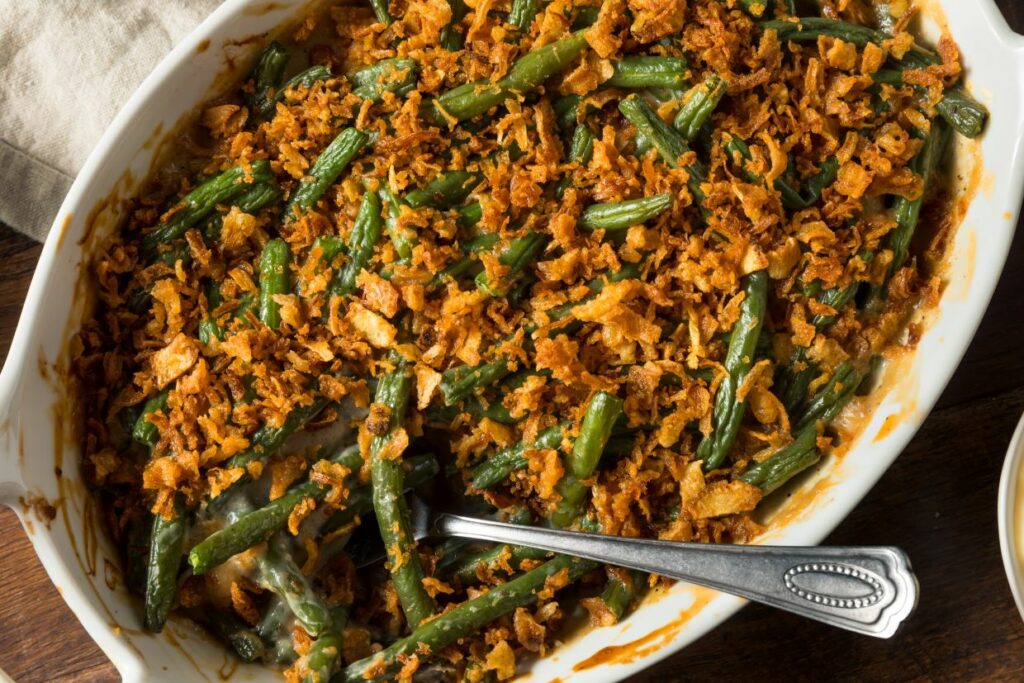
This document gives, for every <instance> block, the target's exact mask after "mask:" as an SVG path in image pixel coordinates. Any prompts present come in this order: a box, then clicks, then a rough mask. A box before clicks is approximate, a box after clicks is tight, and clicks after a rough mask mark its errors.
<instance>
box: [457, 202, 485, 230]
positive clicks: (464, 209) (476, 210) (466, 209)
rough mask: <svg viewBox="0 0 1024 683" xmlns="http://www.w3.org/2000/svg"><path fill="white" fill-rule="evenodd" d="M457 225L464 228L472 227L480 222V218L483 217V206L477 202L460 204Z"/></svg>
mask: <svg viewBox="0 0 1024 683" xmlns="http://www.w3.org/2000/svg"><path fill="white" fill-rule="evenodd" d="M458 211H459V217H458V221H459V225H461V226H462V227H464V228H472V227H474V226H476V224H477V223H479V222H480V219H481V218H483V217H484V207H483V206H481V205H480V203H479V202H474V203H472V204H467V205H466V206H460V207H459V209H458Z"/></svg>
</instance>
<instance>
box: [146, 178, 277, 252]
mask: <svg viewBox="0 0 1024 683" xmlns="http://www.w3.org/2000/svg"><path fill="white" fill-rule="evenodd" d="M273 177H274V176H273V172H272V171H271V170H270V164H269V163H267V161H266V160H265V159H258V160H256V161H253V162H252V163H250V164H249V165H248V167H247V168H246V167H243V166H235V167H234V168H229V169H228V170H226V171H224V172H222V173H221V174H219V175H216V176H214V177H213V178H210V179H209V180H207V181H206V182H205V183H203V184H201V185H200V186H199V187H197V188H195V189H194V190H192V191H191V192H189V193H188V194H187V195H185V198H184V199H182V200H181V202H180V203H179V205H178V206H180V207H181V208H180V209H178V210H177V211H175V212H174V214H173V215H172V216H171V217H170V218H168V219H167V220H165V221H161V223H160V225H158V226H157V227H156V228H155V229H154V230H153V231H152V232H149V233H146V234H145V235H143V236H142V240H141V248H142V253H143V254H144V255H145V256H146V258H147V259H148V260H150V261H152V260H153V259H154V258H155V257H156V256H157V250H158V248H159V247H160V245H162V244H169V243H170V242H173V241H174V240H176V239H180V238H181V237H182V236H184V234H185V232H186V231H187V230H188V229H189V228H191V227H192V226H193V225H195V224H196V223H198V222H199V221H201V220H203V219H204V218H206V217H207V216H209V215H210V214H211V213H213V212H214V210H215V209H216V208H217V205H218V204H223V203H225V202H227V201H229V200H231V199H233V198H234V197H237V196H238V195H240V194H241V193H243V192H246V191H247V190H248V189H249V188H250V187H251V186H252V185H253V184H257V183H266V182H269V181H271V180H273Z"/></svg>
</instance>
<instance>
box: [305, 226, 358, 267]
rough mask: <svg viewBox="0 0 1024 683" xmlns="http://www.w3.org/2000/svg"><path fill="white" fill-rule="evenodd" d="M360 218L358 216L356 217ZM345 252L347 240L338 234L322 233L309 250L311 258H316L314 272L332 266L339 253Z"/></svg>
mask: <svg viewBox="0 0 1024 683" xmlns="http://www.w3.org/2000/svg"><path fill="white" fill-rule="evenodd" d="M356 220H358V218H357V219H356ZM344 253H345V241H344V240H343V239H341V238H340V237H338V236H336V235H321V236H320V237H317V238H316V239H315V240H313V246H312V247H311V248H310V250H309V258H310V259H313V258H315V259H316V265H315V267H314V268H313V272H315V273H317V274H319V273H320V272H322V271H323V269H324V267H326V266H330V265H331V264H332V263H333V262H334V259H335V258H336V257H337V256H338V255H339V254H344Z"/></svg>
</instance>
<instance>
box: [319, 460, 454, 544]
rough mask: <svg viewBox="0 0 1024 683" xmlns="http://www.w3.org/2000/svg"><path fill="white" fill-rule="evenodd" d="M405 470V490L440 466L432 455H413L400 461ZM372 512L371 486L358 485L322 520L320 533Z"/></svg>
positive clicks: (410, 488) (326, 532)
mask: <svg viewBox="0 0 1024 683" xmlns="http://www.w3.org/2000/svg"><path fill="white" fill-rule="evenodd" d="M402 467H403V469H404V470H405V491H411V490H412V489H414V488H417V487H418V486H421V485H423V484H426V483H427V482H428V481H432V480H433V479H434V477H436V476H437V473H438V472H439V471H440V468H439V466H438V464H437V459H436V458H435V457H434V456H432V455H414V456H412V457H411V458H405V459H404V460H403V461H402ZM372 513H373V487H372V486H360V487H358V488H354V489H352V490H351V491H350V492H349V494H348V498H346V499H345V507H344V508H342V509H341V510H338V511H337V512H335V513H334V514H333V515H331V517H330V519H328V520H327V521H326V522H324V525H323V527H321V529H320V533H321V534H322V535H327V534H329V533H330V532H332V531H337V530H338V529H340V528H342V527H345V526H348V525H349V524H352V523H353V522H355V521H356V520H357V519H359V518H360V517H365V516H366V515H369V514H372Z"/></svg>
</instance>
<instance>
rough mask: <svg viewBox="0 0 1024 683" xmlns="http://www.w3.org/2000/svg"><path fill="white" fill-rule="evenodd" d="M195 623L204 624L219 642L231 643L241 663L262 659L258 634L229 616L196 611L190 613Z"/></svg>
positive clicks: (263, 652)
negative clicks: (218, 638)
mask: <svg viewBox="0 0 1024 683" xmlns="http://www.w3.org/2000/svg"><path fill="white" fill-rule="evenodd" d="M192 616H193V618H194V619H195V620H196V621H199V622H201V623H204V624H206V625H207V626H209V627H210V628H211V629H213V632H214V633H216V634H217V635H218V636H220V638H221V640H225V641H227V642H228V643H231V647H232V648H233V649H234V651H235V654H237V655H238V657H239V658H240V659H241V660H242V661H243V662H255V661H258V660H260V659H263V656H264V654H265V651H266V648H265V647H264V645H263V640H261V639H260V637H259V634H257V633H256V631H254V630H253V629H251V628H249V627H248V626H247V625H246V624H244V623H242V622H241V621H240V620H238V619H236V618H235V617H234V616H232V615H231V614H227V613H225V612H221V611H219V610H198V609H196V610H195V611H193V612H192Z"/></svg>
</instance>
